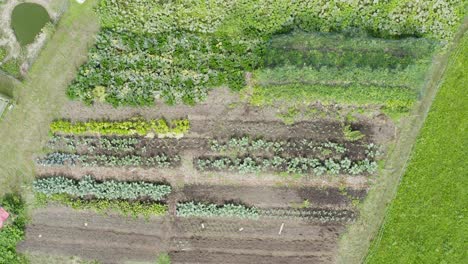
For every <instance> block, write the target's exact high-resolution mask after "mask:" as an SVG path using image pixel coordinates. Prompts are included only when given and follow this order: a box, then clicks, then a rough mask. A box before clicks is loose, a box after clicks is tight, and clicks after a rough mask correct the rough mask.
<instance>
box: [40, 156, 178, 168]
mask: <svg viewBox="0 0 468 264" xmlns="http://www.w3.org/2000/svg"><path fill="white" fill-rule="evenodd" d="M179 161H180V157H179V156H167V155H165V154H160V155H155V156H150V157H142V156H136V155H125V156H112V155H86V154H84V155H79V154H73V153H62V152H52V153H48V154H47V155H45V157H42V158H39V159H38V160H37V164H39V165H43V166H55V165H59V166H63V165H68V166H75V165H80V166H84V167H93V166H103V167H126V166H129V167H140V166H142V167H157V168H169V167H172V166H175V165H176V164H177V163H178V162H179Z"/></svg>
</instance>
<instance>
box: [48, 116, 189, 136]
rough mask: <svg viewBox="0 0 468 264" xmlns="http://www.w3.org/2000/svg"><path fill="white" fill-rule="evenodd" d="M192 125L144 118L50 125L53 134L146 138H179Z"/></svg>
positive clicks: (58, 122) (182, 121)
mask: <svg viewBox="0 0 468 264" xmlns="http://www.w3.org/2000/svg"><path fill="white" fill-rule="evenodd" d="M189 129H190V123H189V121H188V120H187V119H183V120H172V121H171V122H169V123H168V122H167V121H166V120H164V119H158V120H149V121H147V120H144V119H142V118H132V119H129V120H126V121H95V120H92V121H88V122H70V121H68V120H56V121H54V122H52V124H51V125H50V130H51V132H52V133H62V134H74V135H83V134H99V135H119V136H127V135H134V134H136V135H140V136H146V135H147V134H149V133H155V134H156V135H158V137H179V136H182V135H183V134H184V133H187V132H188V131H189Z"/></svg>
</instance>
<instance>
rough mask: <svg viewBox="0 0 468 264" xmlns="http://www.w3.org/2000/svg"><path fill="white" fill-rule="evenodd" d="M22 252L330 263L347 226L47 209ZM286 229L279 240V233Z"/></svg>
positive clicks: (113, 258)
mask: <svg viewBox="0 0 468 264" xmlns="http://www.w3.org/2000/svg"><path fill="white" fill-rule="evenodd" d="M32 219H33V220H32V223H31V224H30V225H29V226H28V228H27V230H26V237H27V238H26V240H25V242H23V243H22V244H21V245H20V247H19V248H20V250H22V251H27V252H38V251H40V252H48V253H49V254H56V255H77V256H80V257H82V258H84V259H96V260H99V261H101V262H102V263H125V262H126V261H147V262H154V260H155V259H156V257H157V255H158V253H160V252H163V251H166V252H169V254H170V256H171V259H172V263H332V261H333V255H334V254H335V252H336V243H337V239H338V237H339V235H340V234H341V233H342V232H343V231H344V226H343V225H337V224H325V225H320V224H310V223H306V222H297V221H277V220H268V221H255V220H227V219H198V218H193V219H186V218H180V219H179V218H176V219H170V218H159V219H150V220H148V221H146V220H141V219H131V218H125V217H120V216H115V215H112V217H107V216H104V215H99V214H95V213H92V212H87V211H74V210H72V209H69V208H65V207H54V206H49V207H47V208H44V209H38V210H36V211H35V212H34V214H33V217H32ZM283 223H284V226H283V229H282V231H281V234H279V230H280V227H281V225H282V224H283Z"/></svg>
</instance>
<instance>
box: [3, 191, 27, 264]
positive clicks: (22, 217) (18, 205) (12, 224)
mask: <svg viewBox="0 0 468 264" xmlns="http://www.w3.org/2000/svg"><path fill="white" fill-rule="evenodd" d="M0 206H1V207H3V208H4V209H5V210H6V211H7V212H8V213H9V214H10V217H9V219H8V220H7V222H5V223H4V226H3V227H2V228H1V229H0V263H4V264H24V263H28V260H27V259H26V258H25V257H24V256H22V255H20V254H19V253H18V252H17V251H16V245H17V244H18V243H19V242H20V241H22V240H23V239H24V228H25V227H26V221H27V217H26V208H25V207H26V205H25V202H24V200H23V199H22V198H21V196H20V195H19V194H16V193H10V194H6V195H5V196H3V197H0Z"/></svg>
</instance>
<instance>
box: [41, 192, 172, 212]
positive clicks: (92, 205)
mask: <svg viewBox="0 0 468 264" xmlns="http://www.w3.org/2000/svg"><path fill="white" fill-rule="evenodd" d="M36 202H37V204H38V205H47V204H49V203H58V204H62V205H66V206H70V207H72V208H73V209H76V210H93V211H96V212H98V213H103V214H104V213H105V214H107V213H113V212H116V213H119V214H121V215H124V216H132V217H134V218H137V217H140V216H143V217H145V218H149V217H151V216H163V215H166V214H167V210H168V207H167V205H165V204H161V203H155V202H142V201H126V200H108V199H81V198H76V197H73V196H71V195H68V194H63V193H62V194H53V195H51V196H47V195H45V194H43V193H36Z"/></svg>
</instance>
